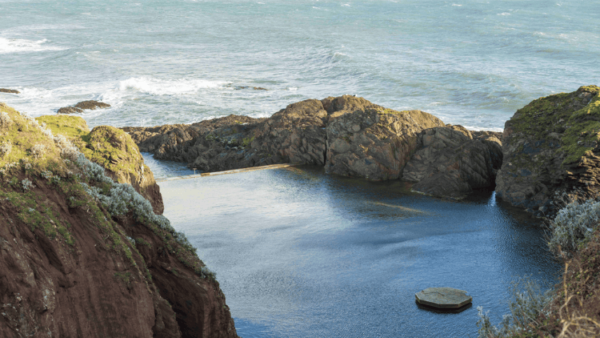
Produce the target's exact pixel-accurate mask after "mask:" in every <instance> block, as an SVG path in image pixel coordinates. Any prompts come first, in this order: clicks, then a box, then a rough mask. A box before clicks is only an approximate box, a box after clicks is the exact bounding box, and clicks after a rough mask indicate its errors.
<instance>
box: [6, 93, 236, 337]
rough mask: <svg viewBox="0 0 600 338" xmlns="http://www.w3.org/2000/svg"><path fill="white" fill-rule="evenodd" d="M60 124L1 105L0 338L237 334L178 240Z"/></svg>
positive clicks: (212, 283) (208, 278)
mask: <svg viewBox="0 0 600 338" xmlns="http://www.w3.org/2000/svg"><path fill="white" fill-rule="evenodd" d="M60 123H62V122H60ZM60 123H58V122H57V126H56V128H54V127H53V128H52V130H50V129H48V128H44V127H41V126H40V125H39V123H38V122H37V121H36V120H34V119H31V118H26V117H25V116H22V115H20V114H19V113H18V112H16V111H15V110H13V109H11V108H9V107H7V106H5V105H2V104H0V336H1V337H237V335H236V332H235V327H234V323H233V320H232V318H231V315H230V313H229V309H228V307H227V305H226V304H225V297H224V295H223V293H222V292H221V290H220V288H219V284H218V282H217V281H216V280H215V276H214V274H213V273H211V272H210V270H208V269H207V268H206V267H205V266H204V263H203V262H202V261H200V260H199V259H198V257H197V256H196V254H195V249H194V248H193V247H192V246H191V245H190V244H189V242H188V241H187V239H186V238H185V236H184V235H183V234H181V233H178V232H176V231H175V230H174V229H173V228H172V227H171V226H170V224H169V222H168V220H167V219H166V218H164V217H163V216H159V215H157V214H156V213H155V212H154V209H155V208H153V205H151V204H150V203H149V202H148V200H146V199H144V198H143V197H142V195H140V194H139V193H138V192H137V191H136V189H133V188H132V187H131V186H130V185H127V184H119V183H116V182H115V181H114V180H113V179H112V178H111V176H113V175H114V177H129V179H131V177H132V176H131V175H130V173H129V172H127V171H126V170H125V169H123V170H116V169H115V170H112V171H111V172H110V174H111V175H110V176H107V175H106V174H105V170H104V168H102V167H100V166H99V165H97V164H96V163H94V162H91V161H90V160H88V159H87V158H86V157H84V156H83V155H82V154H80V152H79V151H78V150H77V149H76V148H75V147H74V146H73V144H72V143H71V142H69V141H68V138H65V137H61V136H57V135H58V134H59V133H60V127H58V125H59V124H60ZM75 129H81V130H82V131H83V132H84V133H87V131H86V130H85V128H75ZM64 131H65V134H66V136H68V137H70V138H71V139H73V140H74V138H73V137H74V136H73V135H69V132H70V130H69V128H65V130H64ZM71 131H72V130H71ZM98 135H116V136H106V138H105V140H106V139H109V140H110V139H111V138H115V137H116V138H118V135H119V133H114V134H107V133H106V129H100V130H99V132H98ZM88 136H89V135H88ZM125 136H126V135H125ZM103 137H104V136H103ZM89 140H94V138H93V135H92V136H89ZM82 142H84V143H88V144H89V141H82ZM74 143H77V142H74ZM109 143H110V144H111V145H112V147H113V148H118V149H121V150H122V151H123V153H125V154H130V155H132V156H133V157H135V155H136V154H139V152H134V151H132V149H131V148H130V145H127V142H126V140H125V141H123V140H122V142H118V141H114V142H113V141H109ZM122 144H125V146H124V147H122ZM134 146H135V145H134ZM128 147H129V148H128ZM98 149H106V147H104V148H102V147H98ZM88 150H89V151H90V152H91V153H92V154H94V153H95V152H96V149H91V148H88ZM135 150H136V151H137V149H135ZM84 152H85V153H86V155H89V154H88V153H87V151H84ZM100 153H101V154H103V153H102V152H100ZM111 153H113V154H114V152H111ZM123 153H119V154H123ZM96 154H98V153H96ZM98 156H99V157H101V158H106V157H105V156H104V155H98ZM90 157H91V158H92V159H94V157H93V156H90ZM119 159H120V160H121V161H123V157H121V158H119ZM108 161H110V158H109V159H108ZM98 162H101V161H100V160H98ZM117 162H119V161H117ZM127 163H129V162H127ZM113 165H114V163H113ZM134 168H135V169H138V172H139V171H140V170H139V168H140V167H136V166H134ZM107 169H109V168H107ZM113 169H114V168H113ZM123 172H125V173H123ZM148 174H151V173H150V171H149V170H147V169H146V168H145V169H144V172H143V175H148ZM120 175H123V176H120ZM142 181H143V180H142ZM140 187H141V186H138V187H137V189H140Z"/></svg>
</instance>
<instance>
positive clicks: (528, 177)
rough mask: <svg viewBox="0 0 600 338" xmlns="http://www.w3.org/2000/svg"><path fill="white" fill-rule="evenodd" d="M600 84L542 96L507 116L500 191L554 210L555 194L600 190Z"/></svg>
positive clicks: (590, 193) (524, 203)
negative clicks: (599, 163)
mask: <svg viewBox="0 0 600 338" xmlns="http://www.w3.org/2000/svg"><path fill="white" fill-rule="evenodd" d="M599 144H600V88H599V87H597V86H584V87H580V88H579V89H578V90H577V91H575V92H572V93H560V94H555V95H550V96H547V97H542V98H539V99H537V100H534V101H532V102H531V103H529V104H528V105H526V106H525V107H523V108H521V109H519V110H518V111H517V112H516V113H515V115H514V116H513V117H512V118H511V119H510V120H509V121H507V122H506V126H505V130H504V140H503V153H504V162H503V165H502V169H501V170H500V172H499V174H498V177H497V182H496V183H497V189H496V191H497V193H498V194H499V196H501V197H502V198H504V199H505V200H507V201H509V202H511V203H512V204H514V205H522V206H524V207H526V208H528V209H529V210H530V211H533V212H534V213H537V212H538V211H537V210H538V209H539V211H540V213H541V214H546V215H550V214H552V213H553V212H554V211H555V210H553V209H554V207H553V203H552V200H553V199H554V197H555V194H557V193H559V194H562V193H569V194H570V193H571V192H573V191H576V190H577V191H579V192H577V195H578V196H579V195H581V196H585V198H590V197H593V196H595V195H596V194H597V190H598V188H596V187H597V186H599V183H600V181H599V180H600V168H599V166H598V162H599V161H600V157H598V156H597V155H596V154H597V153H600V146H599Z"/></svg>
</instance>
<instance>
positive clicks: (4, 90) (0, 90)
mask: <svg viewBox="0 0 600 338" xmlns="http://www.w3.org/2000/svg"><path fill="white" fill-rule="evenodd" d="M0 93H9V94H20V93H21V92H20V91H18V90H16V89H7V88H0Z"/></svg>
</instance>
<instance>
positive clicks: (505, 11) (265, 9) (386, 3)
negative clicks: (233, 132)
mask: <svg viewBox="0 0 600 338" xmlns="http://www.w3.org/2000/svg"><path fill="white" fill-rule="evenodd" d="M598 13H600V3H599V2H598V1H576V0H570V1H564V0H530V1H514V0H498V1H489V0H451V1H443V0H365V1H347V0H344V1H331V0H258V1H249V0H218V1H216V0H169V1H162V0H161V1H159V0H145V1H140V0H137V1H126V0H125V1H123V0H119V1H115V0H106V1H91V0H81V1H53V0H52V1H50V0H0V88H2V87H8V88H16V89H18V90H20V91H22V92H23V93H22V94H21V95H11V94H2V93H0V102H1V101H4V102H6V103H8V104H9V105H12V106H14V107H16V108H17V109H18V110H20V111H25V112H28V113H30V114H32V115H34V116H37V115H43V114H52V113H54V112H56V110H57V109H58V108H60V107H63V106H68V105H73V104H75V103H77V102H79V101H82V100H87V99H96V100H102V101H104V102H107V103H109V104H111V105H112V106H113V108H112V109H109V110H98V111H94V112H91V113H88V114H87V115H86V119H87V120H88V122H89V124H90V125H91V126H97V125H102V124H108V125H113V126H126V125H127V126H152V125H160V124H165V123H191V122H196V121H199V120H202V119H206V118H211V117H216V116H224V115H229V114H242V115H250V116H270V115H272V114H273V113H275V112H277V111H278V110H280V109H282V108H284V107H285V106H286V105H288V104H290V103H293V102H297V101H301V100H304V99H308V98H318V99H322V98H324V97H327V96H339V95H342V94H356V95H358V96H363V97H365V98H367V99H368V100H370V101H372V102H374V103H377V104H381V105H383V106H385V107H388V108H393V109H400V110H403V109H421V110H424V111H427V112H430V113H432V114H434V115H436V116H438V117H439V118H441V119H442V120H444V121H445V122H446V123H452V124H462V125H464V126H466V127H469V128H476V129H491V130H502V128H503V127H504V122H505V121H506V120H507V119H508V118H510V116H512V114H513V113H514V112H515V110H516V109H518V108H520V107H522V106H524V105H525V104H527V103H529V102H530V101H531V100H533V99H535V98H538V97H540V96H546V95H549V94H552V93H556V92H570V91H574V90H576V89H577V88H578V87H579V86H581V85H589V84H599V83H600V81H599V80H600V68H599V67H598V65H597V63H598V60H599V59H600V24H599V23H598ZM242 87H249V88H245V89H242ZM252 87H263V88H266V89H268V90H267V91H262V90H253V89H252Z"/></svg>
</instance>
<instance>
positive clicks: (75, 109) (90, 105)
mask: <svg viewBox="0 0 600 338" xmlns="http://www.w3.org/2000/svg"><path fill="white" fill-rule="evenodd" d="M98 108H100V109H104V108H110V104H108V103H104V102H100V101H94V100H90V101H81V102H79V103H77V104H76V105H75V106H72V107H62V108H60V109H58V111H57V112H56V113H57V114H79V113H83V111H84V110H96V109H98Z"/></svg>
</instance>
